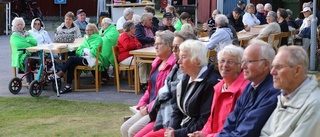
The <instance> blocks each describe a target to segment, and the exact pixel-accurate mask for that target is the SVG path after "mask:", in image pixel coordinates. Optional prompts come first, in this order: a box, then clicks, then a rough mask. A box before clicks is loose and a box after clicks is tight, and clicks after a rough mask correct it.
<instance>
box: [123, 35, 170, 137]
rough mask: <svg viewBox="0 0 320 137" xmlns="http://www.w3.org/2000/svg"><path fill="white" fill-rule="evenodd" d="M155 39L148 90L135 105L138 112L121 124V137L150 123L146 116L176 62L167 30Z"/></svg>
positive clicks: (132, 133)
mask: <svg viewBox="0 0 320 137" xmlns="http://www.w3.org/2000/svg"><path fill="white" fill-rule="evenodd" d="M155 39H156V41H155V44H154V45H155V50H156V55H157V57H156V59H155V60H154V61H153V63H152V70H151V72H150V77H149V82H148V88H147V90H146V91H145V94H144V95H143V96H142V97H141V99H140V100H139V103H138V105H137V110H139V112H138V113H136V114H135V115H134V116H132V117H131V118H130V119H128V120H127V121H126V122H124V123H123V124H122V126H121V134H122V137H127V136H130V137H132V136H134V135H135V134H136V133H138V131H140V130H141V129H142V128H143V127H144V126H146V125H147V124H148V123H149V122H150V117H149V115H147V114H148V113H149V112H150V110H151V108H152V106H153V103H154V100H155V98H156V97H157V96H158V91H159V89H160V88H161V87H162V86H163V85H164V81H165V79H166V77H167V75H168V74H169V72H170V71H171V69H172V67H173V66H174V65H175V62H176V61H175V59H174V55H173V54H172V41H173V33H172V32H171V31H169V30H166V31H163V32H161V31H158V32H157V33H156V37H155Z"/></svg>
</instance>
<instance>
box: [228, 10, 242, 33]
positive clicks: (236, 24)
mask: <svg viewBox="0 0 320 137" xmlns="http://www.w3.org/2000/svg"><path fill="white" fill-rule="evenodd" d="M241 11H242V10H241V9H240V8H238V7H236V8H235V9H233V11H232V12H231V13H229V14H228V19H229V24H230V25H231V26H232V27H233V28H234V29H236V31H237V32H238V31H241V30H243V29H244V25H243V22H242V16H241Z"/></svg>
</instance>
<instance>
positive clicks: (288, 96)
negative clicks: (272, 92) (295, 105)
mask: <svg viewBox="0 0 320 137" xmlns="http://www.w3.org/2000/svg"><path fill="white" fill-rule="evenodd" d="M310 81H311V79H309V78H306V79H305V80H304V81H303V82H302V83H301V84H300V86H299V87H298V88H296V89H295V90H294V91H293V92H292V93H290V94H286V93H285V92H284V91H283V90H281V93H282V95H283V96H284V97H285V98H286V99H288V100H291V99H292V98H293V97H294V96H295V95H296V94H297V93H298V91H299V90H300V89H301V88H302V87H304V86H305V85H307V84H308V83H309V82H310Z"/></svg>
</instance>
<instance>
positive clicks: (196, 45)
mask: <svg viewBox="0 0 320 137" xmlns="http://www.w3.org/2000/svg"><path fill="white" fill-rule="evenodd" d="M179 49H180V51H183V52H188V53H189V54H190V55H191V61H192V62H194V61H196V60H199V62H200V64H198V67H203V66H206V65H207V64H208V60H207V54H208V49H207V47H206V46H205V45H204V44H203V43H202V42H200V41H198V40H186V41H184V42H182V43H181V44H180V46H179Z"/></svg>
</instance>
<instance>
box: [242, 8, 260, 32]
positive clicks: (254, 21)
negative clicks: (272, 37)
mask: <svg viewBox="0 0 320 137" xmlns="http://www.w3.org/2000/svg"><path fill="white" fill-rule="evenodd" d="M244 11H245V12H246V13H245V14H244V15H243V18H242V22H243V24H244V25H247V26H248V27H250V28H252V27H254V26H257V25H260V20H259V19H258V18H257V17H256V16H255V15H254V12H255V9H254V5H253V4H252V3H249V4H248V5H247V6H246V9H245V10H244Z"/></svg>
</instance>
